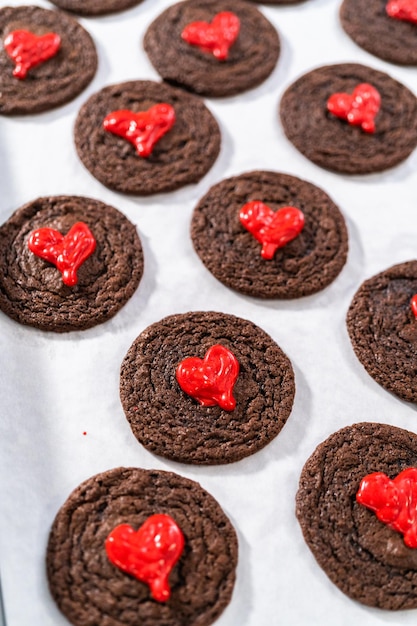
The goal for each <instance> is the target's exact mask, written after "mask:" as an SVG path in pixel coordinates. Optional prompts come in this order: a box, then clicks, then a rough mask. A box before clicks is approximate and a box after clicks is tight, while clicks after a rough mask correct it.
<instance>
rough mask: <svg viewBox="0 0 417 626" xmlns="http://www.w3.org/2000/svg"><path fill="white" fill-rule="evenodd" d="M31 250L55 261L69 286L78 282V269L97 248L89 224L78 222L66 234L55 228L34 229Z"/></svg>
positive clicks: (30, 239)
mask: <svg viewBox="0 0 417 626" xmlns="http://www.w3.org/2000/svg"><path fill="white" fill-rule="evenodd" d="M28 246H29V250H31V252H33V253H34V254H36V256H38V257H40V258H41V259H44V260H45V261H49V262H50V263H53V264H54V265H55V266H56V267H57V269H58V270H59V271H60V272H61V273H62V280H63V282H64V283H65V284H66V285H68V286H69V287H73V286H74V285H76V284H77V282H78V279H77V270H78V269H79V268H80V267H81V265H82V264H83V263H84V261H85V260H86V259H88V257H89V256H90V255H91V254H92V253H93V252H94V250H95V249H96V240H95V239H94V236H93V234H92V232H91V231H90V229H89V228H88V226H87V224H84V222H76V223H75V224H74V225H73V226H72V227H71V228H70V230H69V231H68V233H67V234H66V235H65V236H64V235H62V234H61V233H60V232H59V231H58V230H54V229H53V228H39V229H38V230H34V231H33V232H32V233H31V235H30V237H29V241H28Z"/></svg>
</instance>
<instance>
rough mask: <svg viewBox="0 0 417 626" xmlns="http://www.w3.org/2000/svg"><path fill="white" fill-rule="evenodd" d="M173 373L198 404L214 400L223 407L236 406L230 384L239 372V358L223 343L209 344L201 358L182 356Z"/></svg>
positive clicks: (214, 403)
mask: <svg viewBox="0 0 417 626" xmlns="http://www.w3.org/2000/svg"><path fill="white" fill-rule="evenodd" d="M175 374H176V377H177V381H178V384H179V386H180V387H181V389H182V390H183V391H184V392H185V393H186V394H188V395H189V396H191V397H192V398H194V400H197V401H198V402H199V403H200V404H201V405H202V406H215V405H216V404H217V405H219V406H220V408H222V409H223V410H224V411H233V409H234V408H235V407H236V400H235V398H234V397H233V387H234V385H235V382H236V380H237V377H238V375H239V362H238V360H237V359H236V357H235V355H234V354H233V353H232V352H231V351H230V350H228V349H227V348H225V347H224V346H221V345H219V344H216V345H214V346H212V347H211V348H210V349H209V350H208V351H207V353H206V355H205V357H204V359H199V358H197V357H190V358H188V359H184V361H181V363H180V364H179V365H178V367H177V369H176V372H175Z"/></svg>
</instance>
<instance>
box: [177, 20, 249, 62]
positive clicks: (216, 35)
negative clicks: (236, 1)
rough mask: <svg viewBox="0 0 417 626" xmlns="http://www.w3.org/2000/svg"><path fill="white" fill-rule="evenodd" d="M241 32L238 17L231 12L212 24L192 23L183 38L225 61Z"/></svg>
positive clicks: (184, 32)
mask: <svg viewBox="0 0 417 626" xmlns="http://www.w3.org/2000/svg"><path fill="white" fill-rule="evenodd" d="M239 30H240V20H239V18H238V16H237V15H235V14H234V13H232V12H231V11H222V12H221V13H217V15H215V16H214V17H213V19H212V21H211V22H191V23H190V24H188V25H187V26H186V27H185V28H184V30H183V31H182V33H181V37H182V38H183V39H184V41H186V42H187V43H189V44H191V45H192V46H198V47H199V48H200V49H201V50H203V51H204V52H211V53H212V54H213V56H215V57H216V59H218V60H219V61H225V60H226V59H227V57H228V56H229V50H230V48H231V46H232V45H233V44H234V42H235V41H236V39H237V38H238V35H239Z"/></svg>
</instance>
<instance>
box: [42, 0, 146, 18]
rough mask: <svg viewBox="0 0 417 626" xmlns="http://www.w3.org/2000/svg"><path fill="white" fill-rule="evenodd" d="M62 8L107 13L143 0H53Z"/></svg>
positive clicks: (96, 13)
mask: <svg viewBox="0 0 417 626" xmlns="http://www.w3.org/2000/svg"><path fill="white" fill-rule="evenodd" d="M51 2H53V4H55V5H56V6H57V7H59V8H60V9H63V10H64V11H71V12H72V13H78V15H86V16H95V15H107V14H108V13H119V12H120V11H126V10H127V9H130V8H132V7H135V6H136V5H137V4H140V2H142V0H51Z"/></svg>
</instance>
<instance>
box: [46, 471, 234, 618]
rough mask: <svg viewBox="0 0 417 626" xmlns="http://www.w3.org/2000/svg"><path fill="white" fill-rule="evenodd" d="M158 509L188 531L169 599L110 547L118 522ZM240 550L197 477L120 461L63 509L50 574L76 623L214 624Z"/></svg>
mask: <svg viewBox="0 0 417 626" xmlns="http://www.w3.org/2000/svg"><path fill="white" fill-rule="evenodd" d="M154 514H165V515H169V516H171V517H172V518H173V520H174V521H175V522H176V524H177V525H178V526H179V528H180V529H181V531H182V533H183V535H184V539H185V545H184V549H183V552H182V555H181V556H180V558H179V560H178V561H177V563H176V564H175V565H174V567H173V569H172V570H171V572H170V574H169V586H170V588H171V596H170V598H169V600H167V601H166V602H158V601H156V600H154V599H153V598H152V597H151V594H150V590H149V587H148V586H147V584H146V583H144V582H141V581H140V580H137V579H136V578H134V577H133V576H131V575H129V574H126V573H124V572H123V571H121V570H119V569H118V568H117V567H116V566H115V565H113V564H112V563H111V562H110V560H109V559H108V558H107V555H106V551H105V547H104V546H105V541H106V538H107V536H108V535H109V533H110V532H112V531H113V529H114V528H115V527H116V526H118V525H120V524H128V525H130V526H131V527H132V528H133V529H134V530H135V531H136V530H137V529H138V528H140V527H141V526H142V524H143V523H144V522H145V521H146V520H147V518H149V516H152V515H154ZM237 553H238V545H237V537H236V533H235V530H234V528H233V526H232V525H231V523H230V521H229V519H228V518H227V517H226V515H225V514H224V512H223V511H222V509H221V508H220V506H219V504H218V502H217V501H216V500H215V499H214V498H213V497H212V496H211V495H210V494H208V493H207V492H206V491H205V490H204V489H203V488H202V487H201V486H200V485H199V484H198V483H196V482H194V481H192V480H189V479H187V478H183V477H181V476H178V475H177V474H174V473H171V472H163V471H159V470H143V469H136V468H117V469H113V470H110V471H107V472H104V473H101V474H97V475H96V476H93V477H92V478H90V479H88V480H86V481H85V482H83V483H82V484H81V485H80V486H79V487H78V488H77V489H75V490H74V491H73V492H72V494H71V495H70V496H69V498H68V500H67V501H66V502H65V504H64V505H63V506H62V507H61V509H60V510H59V512H58V514H57V516H56V518H55V521H54V523H53V526H52V530H51V533H50V537H49V543H48V550H47V574H48V580H49V586H50V590H51V593H52V595H53V597H54V599H55V601H56V603H57V604H58V607H59V608H60V610H61V611H62V613H64V615H65V616H66V617H67V618H68V619H69V620H70V622H71V623H72V624H74V625H75V626H84V625H85V624H104V623H105V624H106V626H137V625H138V624H140V625H141V626H158V625H159V624H164V626H185V624H190V625H191V624H197V623H198V624H199V626H208V625H209V624H212V623H213V622H214V621H215V620H216V619H217V618H218V617H219V615H220V614H221V613H222V611H223V610H224V608H225V607H226V606H227V604H228V603H229V602H230V599H231V596H232V591H233V586H234V582H235V568H236V564H237Z"/></svg>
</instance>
